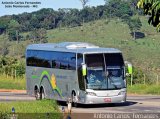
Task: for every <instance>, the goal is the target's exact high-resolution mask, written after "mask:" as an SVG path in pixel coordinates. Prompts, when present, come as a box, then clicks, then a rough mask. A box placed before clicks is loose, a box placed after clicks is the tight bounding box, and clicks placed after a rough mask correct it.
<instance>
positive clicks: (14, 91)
mask: <svg viewBox="0 0 160 119" xmlns="http://www.w3.org/2000/svg"><path fill="white" fill-rule="evenodd" d="M0 92H12V93H26V90H16V89H0Z"/></svg>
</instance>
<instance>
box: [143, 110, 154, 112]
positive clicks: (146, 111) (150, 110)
mask: <svg viewBox="0 0 160 119" xmlns="http://www.w3.org/2000/svg"><path fill="white" fill-rule="evenodd" d="M144 111H146V112H149V111H152V110H144Z"/></svg>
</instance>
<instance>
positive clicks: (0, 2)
mask: <svg viewBox="0 0 160 119" xmlns="http://www.w3.org/2000/svg"><path fill="white" fill-rule="evenodd" d="M25 1H27V2H41V4H39V5H38V7H37V8H33V7H30V8H15V7H13V4H14V5H19V4H15V2H16V3H17V2H22V4H21V5H27V4H23V2H24V3H25ZM4 2H13V4H4ZM104 4H105V2H104V0H89V2H88V3H87V6H97V5H104ZM6 5H11V6H12V8H7V7H6ZM30 5H31V4H30ZM42 8H53V9H54V10H58V9H59V8H77V9H82V4H81V2H80V0H0V16H4V15H12V14H20V13H23V12H29V13H30V12H32V11H37V10H39V9H42Z"/></svg>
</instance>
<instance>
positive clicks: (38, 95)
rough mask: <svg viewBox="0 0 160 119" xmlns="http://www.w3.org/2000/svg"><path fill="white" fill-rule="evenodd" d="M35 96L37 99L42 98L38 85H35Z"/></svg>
mask: <svg viewBox="0 0 160 119" xmlns="http://www.w3.org/2000/svg"><path fill="white" fill-rule="evenodd" d="M34 96H35V98H36V100H39V99H40V94H39V90H38V87H37V86H35V88H34Z"/></svg>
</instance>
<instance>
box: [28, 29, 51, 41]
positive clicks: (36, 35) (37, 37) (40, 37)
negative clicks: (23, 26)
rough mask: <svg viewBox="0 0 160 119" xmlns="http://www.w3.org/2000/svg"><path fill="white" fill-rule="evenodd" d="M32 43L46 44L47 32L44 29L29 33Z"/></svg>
mask: <svg viewBox="0 0 160 119" xmlns="http://www.w3.org/2000/svg"><path fill="white" fill-rule="evenodd" d="M30 36H31V39H32V41H33V43H47V42H48V41H47V30H46V29H44V28H41V29H34V30H33V31H32V32H31V33H30Z"/></svg>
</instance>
